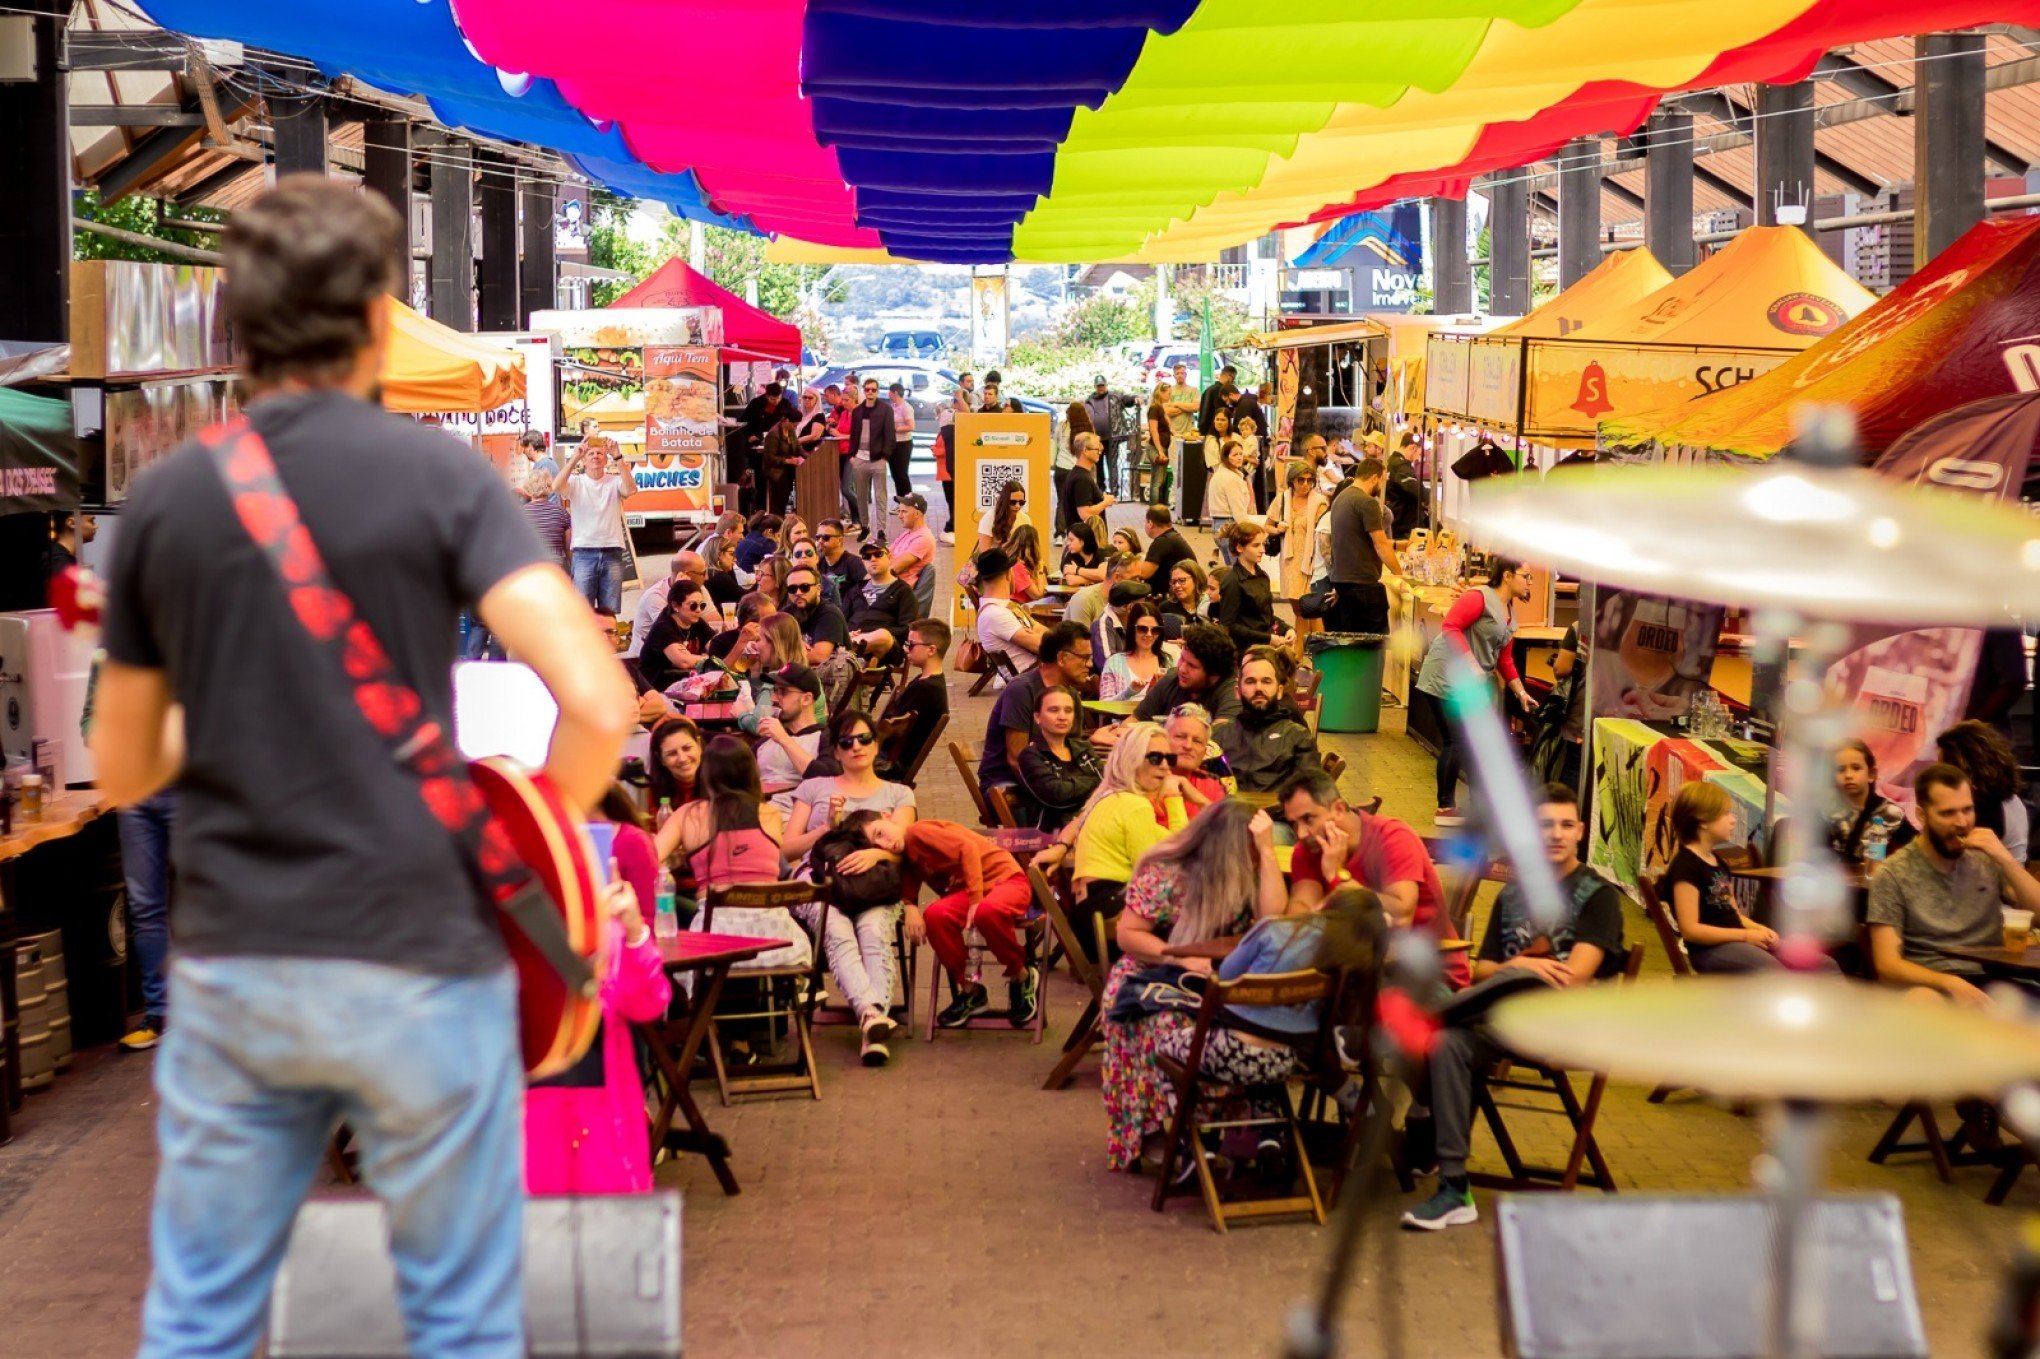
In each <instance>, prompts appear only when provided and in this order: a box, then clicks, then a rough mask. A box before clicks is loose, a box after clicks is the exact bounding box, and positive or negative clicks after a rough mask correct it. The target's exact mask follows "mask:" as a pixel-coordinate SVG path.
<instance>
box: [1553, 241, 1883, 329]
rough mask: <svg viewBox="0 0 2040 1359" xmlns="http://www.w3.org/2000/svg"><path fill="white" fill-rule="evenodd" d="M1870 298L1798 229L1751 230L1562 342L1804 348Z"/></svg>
mask: <svg viewBox="0 0 2040 1359" xmlns="http://www.w3.org/2000/svg"><path fill="white" fill-rule="evenodd" d="M1876 300H1877V297H1876V295H1875V294H1874V293H1872V292H1870V290H1869V289H1867V288H1865V287H1864V286H1863V285H1862V284H1860V283H1858V282H1856V280H1854V279H1852V278H1850V277H1849V276H1848V275H1847V274H1846V273H1844V272H1842V269H1841V266H1840V265H1838V264H1836V263H1835V262H1834V261H1833V260H1830V259H1829V258H1828V257H1827V256H1826V255H1824V254H1822V253H1821V250H1820V247H1819V246H1817V245H1815V244H1814V243H1813V238H1812V237H1810V236H1808V235H1807V234H1806V233H1805V232H1803V231H1801V230H1800V229H1799V228H1797V227H1788V226H1769V227H1751V228H1750V229H1749V230H1747V231H1745V232H1743V233H1742V234H1741V235H1740V236H1737V237H1736V238H1735V239H1734V240H1733V241H1730V242H1729V243H1728V244H1727V245H1726V246H1725V247H1723V248H1722V249H1721V250H1720V251H1718V252H1716V253H1715V254H1714V255H1712V256H1710V257H1709V258H1708V259H1706V260H1705V261H1703V262H1702V263H1701V264H1699V265H1698V266H1697V267H1695V268H1694V269H1693V270H1691V271H1690V272H1689V273H1686V274H1684V275H1682V276H1680V277H1679V278H1676V279H1674V280H1672V282H1671V283H1669V284H1667V285H1666V286H1665V287H1663V288H1660V289H1658V290H1657V291H1656V292H1654V293H1651V294H1650V295H1649V296H1647V297H1641V298H1638V299H1637V300H1635V301H1634V302H1631V303H1630V304H1629V305H1628V306H1626V307H1621V308H1617V309H1616V310H1614V311H1612V312H1609V313H1606V314H1603V315H1601V316H1597V317H1595V318H1594V319H1593V320H1591V321H1589V322H1588V323H1587V324H1586V325H1585V326H1583V327H1581V328H1580V329H1579V330H1577V331H1575V332H1573V333H1572V334H1571V335H1568V336H1567V337H1566V338H1567V339H1574V340H1595V341H1601V342H1605V343H1611V344H1684V345H1700V346H1705V347H1707V348H1719V349H1804V348H1805V347H1806V346H1807V345H1808V344H1809V343H1811V342H1812V341H1813V340H1816V339H1818V338H1820V337H1821V336H1823V335H1826V334H1829V333H1831V332H1833V331H1834V330H1836V329H1838V328H1839V327H1840V326H1841V325H1842V323H1843V322H1845V321H1847V320H1848V319H1849V318H1850V317H1851V316H1854V315H1856V314H1857V313H1859V312H1861V311H1862V310H1863V309H1864V308H1866V307H1868V306H1869V305H1870V304H1871V303H1873V302H1875V301H1876Z"/></svg>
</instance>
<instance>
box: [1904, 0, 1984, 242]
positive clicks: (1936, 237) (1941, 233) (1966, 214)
mask: <svg viewBox="0 0 2040 1359" xmlns="http://www.w3.org/2000/svg"><path fill="white" fill-rule="evenodd" d="M1913 89H1914V91H1915V92H1916V94H1915V101H1916V102H1915V104H1914V107H1913V184H1914V186H1915V193H1916V194H1917V196H1918V197H1917V202H1916V203H1915V204H1914V206H1915V207H1916V208H1917V210H1918V213H1919V215H1918V216H1917V217H1916V218H1915V219H1914V221H1913V267H1914V268H1915V269H1923V268H1925V267H1926V264H1927V261H1928V260H1930V259H1932V258H1933V257H1934V256H1936V255H1938V254H1940V253H1941V251H1942V250H1943V249H1945V248H1946V247H1947V246H1948V245H1949V244H1950V243H1952V242H1953V241H1954V239H1955V238H1956V237H1957V236H1960V235H1961V234H1962V233H1963V232H1965V231H1967V230H1969V228H1971V227H1973V226H1975V225H1976V224H1977V223H1978V222H1980V221H1982V220H1983V180H1984V170H1983V156H1984V145H1983V94H1984V86H1983V35H1982V34H1981V33H1924V34H1921V35H1920V36H1919V37H1917V38H1914V39H1913Z"/></svg>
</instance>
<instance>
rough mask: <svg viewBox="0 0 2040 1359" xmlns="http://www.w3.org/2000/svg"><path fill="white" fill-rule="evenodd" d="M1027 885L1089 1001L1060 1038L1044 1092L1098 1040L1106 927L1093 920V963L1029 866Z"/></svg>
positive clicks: (1062, 1082)
mask: <svg viewBox="0 0 2040 1359" xmlns="http://www.w3.org/2000/svg"><path fill="white" fill-rule="evenodd" d="M1027 882H1028V885H1029V886H1031V887H1032V888H1033V889H1034V907H1035V909H1036V910H1038V911H1040V912H1041V914H1042V915H1043V916H1044V917H1045V918H1046V919H1047V920H1048V925H1049V928H1050V929H1052V930H1054V931H1055V937H1056V939H1057V941H1058V942H1060V943H1061V944H1062V956H1063V958H1064V959H1065V960H1067V961H1068V963H1069V965H1070V975H1071V976H1073V977H1075V978H1076V979H1077V980H1078V981H1080V982H1082V983H1083V985H1084V989H1085V990H1087V991H1089V992H1090V993H1091V994H1090V998H1089V999H1088V1000H1086V1001H1085V1002H1084V1009H1083V1013H1081V1014H1079V1015H1078V1016H1077V1022H1076V1023H1075V1024H1072V1025H1071V1026H1070V1031H1069V1036H1068V1037H1066V1038H1064V1039H1063V1055H1062V1056H1061V1057H1060V1058H1058V1059H1057V1060H1056V1064H1055V1069H1054V1070H1052V1071H1050V1072H1049V1073H1048V1079H1047V1080H1046V1081H1043V1082H1042V1084H1041V1088H1042V1089H1043V1090H1060V1089H1062V1088H1063V1087H1064V1086H1066V1085H1068V1084H1069V1083H1070V1081H1071V1079H1072V1078H1073V1077H1074V1076H1075V1075H1076V1071H1077V1063H1079V1062H1081V1061H1083V1060H1084V1055H1085V1054H1086V1053H1088V1052H1090V1050H1091V1048H1092V1046H1093V1045H1095V1044H1096V1043H1097V1041H1098V1037H1099V1025H1100V1024H1102V1023H1103V1022H1104V1017H1105V1016H1104V1008H1105V967H1106V964H1105V959H1106V958H1107V957H1108V956H1109V954H1108V953H1107V951H1106V948H1105V925H1104V919H1103V917H1101V916H1093V917H1092V935H1093V940H1094V947H1095V948H1096V949H1097V953H1098V961H1096V962H1093V961H1091V958H1090V956H1089V955H1087V954H1086V953H1085V952H1084V945H1083V941H1082V940H1081V939H1079V938H1078V937H1077V927H1076V924H1075V922H1074V921H1072V920H1071V919H1070V916H1069V912H1068V911H1065V910H1064V909H1063V902H1062V897H1061V895H1060V894H1059V893H1058V892H1057V891H1056V889H1055V887H1054V886H1053V885H1052V884H1051V883H1050V882H1049V880H1048V878H1047V876H1046V875H1044V874H1043V873H1042V871H1041V870H1040V869H1038V868H1035V867H1032V866H1029V868H1028V870H1027Z"/></svg>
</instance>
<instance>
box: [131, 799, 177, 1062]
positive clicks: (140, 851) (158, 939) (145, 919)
mask: <svg viewBox="0 0 2040 1359" xmlns="http://www.w3.org/2000/svg"><path fill="white" fill-rule="evenodd" d="M176 822H177V792H176V790H175V789H174V788H165V789H164V790H163V791H162V792H160V793H157V794H156V795H155V796H153V797H150V798H146V799H144V800H143V801H141V802H137V803H136V804H135V805H134V806H132V807H123V808H121V809H120V812H119V813H118V820H117V825H118V826H119V828H120V864H121V872H122V874H123V875H124V876H125V877H126V878H127V904H128V941H129V942H130V943H132V944H133V945H134V949H135V963H136V965H137V966H139V967H140V968H141V969H142V1011H143V1013H145V1014H146V1015H147V1016H148V1018H149V1025H150V1027H152V1028H158V1029H160V1028H162V1027H163V1018H164V1016H165V1015H167V1014H168V1013H169V1011H170V1005H169V1001H170V984H169V981H168V979H167V978H166V977H165V975H164V971H163V968H164V964H165V963H166V962H168V961H169V957H170V831H171V828H172V827H173V826H174V825H175V824H176Z"/></svg>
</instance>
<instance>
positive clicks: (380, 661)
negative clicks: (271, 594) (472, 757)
mask: <svg viewBox="0 0 2040 1359" xmlns="http://www.w3.org/2000/svg"><path fill="white" fill-rule="evenodd" d="M199 442H200V443H201V444H202V445H204V447H205V448H206V450H207V451H208V452H209V453H210V454H211V455H212V460H213V465H214V466H215V467H217V468H218V469H219V473H220V477H221V479H222V480H224V481H225V482H226V485H227V494H228V496H229V497H230V498H231V499H232V501H233V504H234V513H235V514H236V515H237V516H238V517H239V518H240V520H241V526H242V527H243V528H245V529H247V531H248V536H249V537H250V538H252V539H254V540H255V544H256V546H258V547H260V548H261V549H262V551H263V553H264V555H266V556H267V557H268V558H269V561H270V564H271V565H272V566H274V567H275V568H276V574H277V577H278V580H279V582H280V583H281V585H282V587H283V592H284V597H285V598H286V599H287V600H288V601H289V603H290V607H291V612H293V613H294V614H296V615H297V619H298V622H300V623H302V624H303V625H304V628H305V631H306V632H308V633H310V634H311V637H312V640H313V641H314V642H315V643H316V644H317V645H318V647H319V649H320V650H322V651H324V652H325V653H326V654H327V655H328V656H330V657H331V658H332V660H333V662H334V664H335V665H336V666H337V667H338V668H339V670H340V672H341V674H342V675H343V676H345V678H346V680H347V683H348V685H349V687H350V690H351V692H352V694H353V696H354V703H355V706H356V707H357V708H359V709H360V710H361V716H362V718H363V720H365V721H366V722H367V723H368V725H369V726H370V727H371V728H373V729H374V731H375V734H376V735H377V736H378V737H380V738H381V739H382V741H383V743H384V744H385V745H386V746H388V747H389V751H390V754H391V756H392V758H394V759H395V760H396V762H397V764H398V765H399V767H401V768H403V769H405V770H407V771H409V772H410V773H411V774H412V775H414V776H415V777H416V779H417V782H418V796H419V797H420V798H421V799H422V800H423V801H424V803H425V807H426V810H428V811H429V812H431V813H432V817H433V819H434V820H436V821H438V822H439V824H440V825H442V826H444V827H445V828H446V831H447V833H448V834H449V835H451V836H453V838H454V840H455V841H456V843H457V844H458V845H459V846H460V849H461V852H462V856H463V858H464V859H465V860H466V861H467V864H468V866H469V869H470V871H472V872H473V873H474V874H475V876H476V878H477V879H478V880H479V882H480V883H481V885H482V887H483V889H484V890H485V891H486V892H487V893H488V895H489V899H490V900H491V901H493V902H494V903H495V904H496V905H497V906H498V907H501V908H502V909H504V910H505V911H506V912H508V913H509V914H510V915H511V916H512V917H513V918H514V919H515V921H516V923H517V925H518V927H519V928H520V929H521V930H523V931H524V933H525V934H526V936H527V937H529V938H530V939H531V942H532V944H533V945H534V946H535V947H537V948H538V949H539V951H540V952H541V953H542V954H543V955H544V956H545V957H546V960H547V961H548V962H549V963H550V964H552V966H553V967H554V969H555V970H557V971H559V972H560V973H561V976H562V978H563V979H564V980H566V981H567V983H568V985H569V987H570V988H572V989H575V990H581V989H585V988H586V987H588V986H591V985H592V984H593V981H592V973H591V972H590V971H589V968H588V964H587V962H586V960H585V959H583V958H581V957H580V955H578V954H577V953H575V952H574V951H573V949H572V947H571V946H570V945H569V944H568V942H567V936H566V930H565V927H564V925H562V924H561V922H560V918H559V914H558V912H557V911H554V910H552V909H550V907H549V905H547V904H545V903H544V901H543V888H542V887H540V886H539V885H538V883H537V881H536V879H535V878H534V877H533V876H532V874H531V872H530V870H529V869H527V868H526V867H525V865H524V863H523V861H522V860H521V859H519V858H518V856H517V853H516V850H515V849H514V847H513V846H512V845H511V843H510V837H509V835H508V834H507V833H506V832H505V831H504V830H503V827H502V826H501V825H500V824H499V823H498V822H497V821H496V820H495V818H494V817H492V816H491V815H490V814H489V809H488V805H487V804H486V803H485V802H484V801H483V799H482V795H481V792H480V791H479V790H478V789H477V788H476V787H475V785H474V782H473V780H471V779H470V778H469V777H468V773H467V764H466V762H465V761H464V760H463V759H462V758H461V756H460V753H459V752H458V751H457V750H455V749H454V745H453V741H452V739H451V738H450V737H449V736H448V734H447V731H446V728H445V727H444V726H442V725H441V724H440V723H439V722H438V721H437V720H436V719H434V718H433V717H432V716H431V715H430V714H428V713H427V712H426V711H425V704H424V700H422V699H421V698H419V696H418V691H417V690H415V689H413V688H412V687H411V686H410V685H409V684H408V683H406V682H405V681H404V679H403V677H402V676H400V675H398V674H397V671H396V666H395V665H394V664H392V662H391V661H390V655H389V652H388V651H387V650H385V649H384V647H383V644H382V643H381V641H379V640H378V639H377V638H376V635H375V632H374V630H373V629H371V628H370V627H369V625H368V623H367V621H366V620H364V619H362V618H361V617H359V616H358V615H357V614H356V612H355V609H354V601H353V600H351V599H349V598H348V597H347V595H346V594H345V593H344V592H343V591H341V590H340V588H339V587H338V586H336V585H335V584H334V583H333V580H332V577H331V576H330V575H328V574H327V571H326V561H325V558H324V557H323V556H322V555H320V552H319V548H318V545H317V544H316V543H314V542H313V541H312V535H311V533H310V532H309V531H308V530H307V529H306V528H305V525H304V520H303V518H302V516H300V515H299V513H298V507H297V502H296V501H295V500H293V499H291V496H290V492H289V491H287V490H285V489H284V486H283V482H282V480H281V479H280V478H279V477H278V476H277V474H276V462H275V460H274V459H273V458H271V457H270V455H269V448H268V445H266V444H264V443H263V442H262V436H261V435H259V434H257V433H256V432H255V429H254V427H253V426H252V425H250V424H249V423H248V420H247V418H246V417H245V416H243V417H239V418H237V419H234V420H230V421H228V422H227V423H225V424H222V425H215V426H213V427H212V428H211V429H208V430H206V431H205V432H204V433H203V434H201V435H200V436H199Z"/></svg>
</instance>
